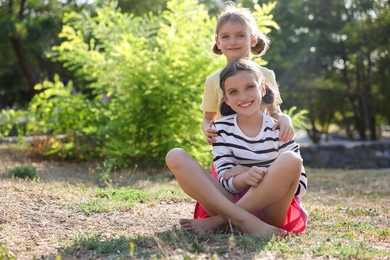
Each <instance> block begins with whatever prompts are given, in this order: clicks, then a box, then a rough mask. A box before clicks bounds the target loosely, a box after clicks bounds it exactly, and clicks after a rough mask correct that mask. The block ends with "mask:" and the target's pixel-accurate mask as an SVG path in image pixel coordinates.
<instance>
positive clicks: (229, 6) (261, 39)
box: [213, 1, 270, 56]
mask: <svg viewBox="0 0 390 260" xmlns="http://www.w3.org/2000/svg"><path fill="white" fill-rule="evenodd" d="M227 22H239V23H240V24H242V25H243V26H244V27H245V29H246V30H247V31H248V32H249V33H250V35H252V36H255V37H256V39H257V43H256V45H255V46H253V47H252V48H251V52H252V53H253V54H254V55H256V56H261V55H263V54H264V53H265V52H266V51H267V50H268V47H269V44H270V39H269V38H268V37H267V36H266V35H265V34H263V33H261V32H259V29H258V27H257V21H256V19H255V18H254V17H253V15H252V14H251V12H250V11H249V9H246V8H236V7H235V5H234V3H233V2H230V1H229V2H226V3H225V8H224V10H223V11H222V12H221V13H220V14H219V16H218V19H217V26H216V28H215V34H216V35H218V33H219V30H220V29H221V27H222V26H223V25H224V24H226V23H227ZM213 52H214V53H215V54H218V55H221V54H222V52H221V50H220V49H218V46H217V44H216V43H215V44H214V46H213Z"/></svg>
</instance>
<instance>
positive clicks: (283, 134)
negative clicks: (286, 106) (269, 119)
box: [272, 114, 294, 142]
mask: <svg viewBox="0 0 390 260" xmlns="http://www.w3.org/2000/svg"><path fill="white" fill-rule="evenodd" d="M277 128H279V130H280V131H279V141H281V142H287V141H290V140H292V139H293V138H294V128H293V125H292V122H291V118H290V117H289V116H288V115H285V114H282V115H280V116H279V119H278V121H276V123H275V125H274V127H273V128H272V130H276V129H277Z"/></svg>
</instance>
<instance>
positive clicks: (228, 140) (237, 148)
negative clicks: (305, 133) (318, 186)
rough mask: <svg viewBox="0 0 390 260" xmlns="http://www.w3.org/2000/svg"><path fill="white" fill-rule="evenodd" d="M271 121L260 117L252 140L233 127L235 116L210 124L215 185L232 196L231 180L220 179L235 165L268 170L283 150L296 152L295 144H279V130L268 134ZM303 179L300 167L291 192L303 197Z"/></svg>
mask: <svg viewBox="0 0 390 260" xmlns="http://www.w3.org/2000/svg"><path fill="white" fill-rule="evenodd" d="M274 124H275V120H274V119H273V118H272V117H270V116H268V115H266V114H263V125H262V129H261V131H260V133H259V134H258V135H257V136H256V137H248V136H246V135H245V134H244V133H243V132H242V131H241V130H240V128H239V127H238V125H237V115H236V114H235V115H231V116H226V117H224V118H222V119H220V120H218V121H216V122H215V123H214V127H215V129H216V130H217V133H218V137H217V138H216V142H215V143H214V144H213V150H212V153H213V155H214V167H215V169H216V171H217V176H218V180H219V182H220V183H221V184H222V186H223V187H224V188H225V189H227V190H228V191H230V192H232V193H237V192H239V190H237V189H235V188H234V186H233V178H230V179H228V180H223V176H224V174H225V173H226V172H227V171H228V170H229V169H231V168H233V167H234V166H236V165H243V166H247V167H252V166H258V167H266V168H268V167H269V166H271V164H272V163H273V162H274V161H275V160H276V158H278V156H279V155H280V154H281V153H283V152H285V151H294V152H296V153H299V145H298V144H297V143H296V142H295V141H294V140H291V141H289V142H286V143H282V142H279V130H275V131H272V127H273V125H274ZM306 187H307V177H306V173H305V169H304V167H303V166H302V170H301V177H300V180H299V185H298V187H297V191H296V193H295V195H296V196H298V197H303V196H304V195H305V193H306Z"/></svg>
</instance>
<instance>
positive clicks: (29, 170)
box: [8, 165, 37, 180]
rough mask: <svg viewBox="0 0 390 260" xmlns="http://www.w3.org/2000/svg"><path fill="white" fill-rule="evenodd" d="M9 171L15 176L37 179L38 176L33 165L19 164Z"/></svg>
mask: <svg viewBox="0 0 390 260" xmlns="http://www.w3.org/2000/svg"><path fill="white" fill-rule="evenodd" d="M8 173H9V174H10V175H11V176H13V177H15V178H21V179H27V178H29V179H31V180H33V179H35V178H36V177H37V170H36V169H35V167H33V166H31V165H25V166H19V167H15V168H13V169H10V170H9V171H8Z"/></svg>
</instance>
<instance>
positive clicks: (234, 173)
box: [223, 165, 248, 180]
mask: <svg viewBox="0 0 390 260" xmlns="http://www.w3.org/2000/svg"><path fill="white" fill-rule="evenodd" d="M246 171H248V167H246V166H242V165H236V166H234V167H233V168H231V169H230V170H228V171H227V172H226V173H225V175H224V176H223V179H224V180H228V179H230V178H232V177H235V176H237V175H240V174H241V173H244V172H246Z"/></svg>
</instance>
